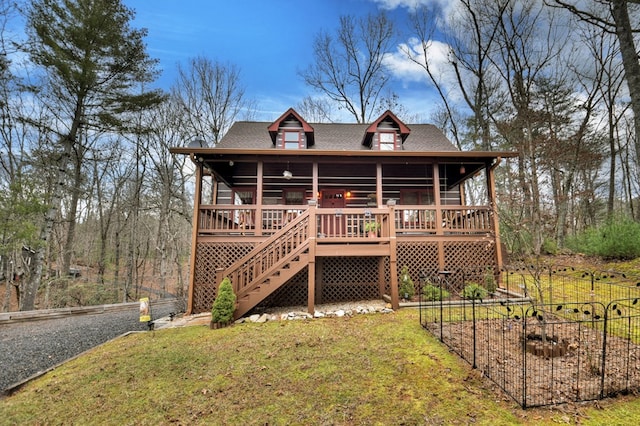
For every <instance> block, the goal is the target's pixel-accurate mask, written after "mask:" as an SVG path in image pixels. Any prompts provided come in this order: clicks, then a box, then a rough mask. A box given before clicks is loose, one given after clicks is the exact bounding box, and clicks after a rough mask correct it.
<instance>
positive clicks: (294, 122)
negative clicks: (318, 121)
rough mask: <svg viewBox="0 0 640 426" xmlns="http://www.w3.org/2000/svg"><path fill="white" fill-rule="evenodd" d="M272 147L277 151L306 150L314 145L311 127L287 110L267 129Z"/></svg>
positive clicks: (294, 113) (290, 109)
mask: <svg viewBox="0 0 640 426" xmlns="http://www.w3.org/2000/svg"><path fill="white" fill-rule="evenodd" d="M268 131H269V136H271V142H272V143H273V147H274V148H277V149H306V148H309V147H312V146H313V144H314V143H315V137H314V135H313V127H311V126H310V125H309V123H307V122H306V121H304V119H303V118H302V117H301V116H300V115H299V114H298V113H297V112H295V111H294V110H293V108H289V109H288V110H287V112H285V113H284V114H282V115H281V116H280V118H278V119H277V120H276V121H274V122H273V123H271V124H270V125H269V127H268Z"/></svg>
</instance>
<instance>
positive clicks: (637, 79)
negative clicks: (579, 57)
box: [549, 0, 640, 165]
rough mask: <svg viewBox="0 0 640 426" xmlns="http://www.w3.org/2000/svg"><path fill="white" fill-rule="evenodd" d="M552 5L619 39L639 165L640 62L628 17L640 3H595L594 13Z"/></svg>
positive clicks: (604, 0) (601, 0)
mask: <svg viewBox="0 0 640 426" xmlns="http://www.w3.org/2000/svg"><path fill="white" fill-rule="evenodd" d="M549 1H550V2H551V1H553V4H555V5H559V6H562V7H563V8H566V9H568V10H570V11H571V12H572V13H574V14H575V15H576V16H578V17H579V18H580V19H583V20H585V21H586V22H588V23H590V24H592V25H595V26H596V27H598V28H599V29H600V30H602V31H604V32H608V33H612V34H615V35H616V37H617V39H618V43H619V45H620V55H621V57H622V65H623V68H624V75H625V79H626V81H627V87H628V88H629V95H630V97H631V109H632V110H633V115H634V121H633V122H634V127H635V160H636V164H638V165H640V59H639V58H638V53H637V52H638V51H637V49H636V45H635V41H634V33H635V32H637V31H638V30H637V29H636V28H634V27H633V26H632V24H631V19H630V15H629V5H630V4H640V0H592V5H593V8H592V10H587V9H582V8H580V7H579V6H578V4H579V3H578V2H576V1H571V2H570V1H565V0H549ZM603 6H604V7H603Z"/></svg>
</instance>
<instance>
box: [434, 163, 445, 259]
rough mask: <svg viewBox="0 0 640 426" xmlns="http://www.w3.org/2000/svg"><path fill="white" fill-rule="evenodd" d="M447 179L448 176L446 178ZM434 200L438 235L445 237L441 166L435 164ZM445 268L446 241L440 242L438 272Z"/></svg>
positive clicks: (440, 240)
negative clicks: (441, 194)
mask: <svg viewBox="0 0 640 426" xmlns="http://www.w3.org/2000/svg"><path fill="white" fill-rule="evenodd" d="M445 178H446V176H445ZM433 200H434V202H435V205H436V234H437V235H444V230H443V228H442V224H443V222H444V215H443V213H442V197H441V196H440V164H439V163H437V162H435V163H433ZM444 268H445V258H444V241H442V239H439V240H438V270H442V269H444Z"/></svg>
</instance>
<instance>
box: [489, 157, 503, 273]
mask: <svg viewBox="0 0 640 426" xmlns="http://www.w3.org/2000/svg"><path fill="white" fill-rule="evenodd" d="M500 161H501V158H500V157H498V158H497V159H496V162H495V163H494V164H493V165H492V166H491V167H487V191H488V192H489V194H488V195H489V205H490V206H491V219H492V221H493V222H492V226H493V232H494V239H495V240H494V241H495V244H496V266H497V271H495V272H498V271H500V270H501V269H502V262H503V260H502V247H501V245H502V244H501V243H500V221H499V219H498V208H497V203H496V183H495V176H494V170H495V169H496V167H498V165H499V164H500Z"/></svg>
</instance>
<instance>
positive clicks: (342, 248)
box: [315, 243, 391, 257]
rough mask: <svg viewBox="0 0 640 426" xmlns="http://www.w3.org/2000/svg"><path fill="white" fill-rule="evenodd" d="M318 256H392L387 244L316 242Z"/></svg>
mask: <svg viewBox="0 0 640 426" xmlns="http://www.w3.org/2000/svg"><path fill="white" fill-rule="evenodd" d="M315 252H316V257H358V256H359V257H368V256H390V254H391V246H390V245H389V244H388V243H387V244H375V243H374V244H316V249H315Z"/></svg>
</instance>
